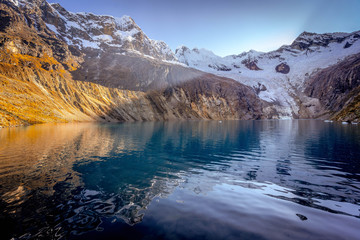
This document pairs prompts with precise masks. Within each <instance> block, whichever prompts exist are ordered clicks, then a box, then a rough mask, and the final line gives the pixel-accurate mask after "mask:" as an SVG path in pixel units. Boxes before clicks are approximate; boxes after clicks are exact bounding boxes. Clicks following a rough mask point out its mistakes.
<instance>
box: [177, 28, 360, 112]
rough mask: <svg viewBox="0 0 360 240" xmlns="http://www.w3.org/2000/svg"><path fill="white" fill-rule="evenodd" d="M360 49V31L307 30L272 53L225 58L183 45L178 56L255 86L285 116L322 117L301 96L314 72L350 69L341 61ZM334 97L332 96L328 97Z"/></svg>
mask: <svg viewBox="0 0 360 240" xmlns="http://www.w3.org/2000/svg"><path fill="white" fill-rule="evenodd" d="M359 52H360V31H358V32H354V33H332V34H315V33H308V32H304V33H302V34H301V35H300V36H299V37H298V38H296V39H295V41H294V42H293V43H292V44H291V45H289V46H282V47H281V48H279V49H278V50H276V51H272V52H269V53H261V52H256V51H249V52H244V53H242V54H239V55H231V56H227V57H224V58H222V57H219V56H216V55H215V54H213V53H212V52H210V51H208V50H205V49H196V48H195V49H192V50H190V49H189V48H187V47H185V46H182V47H180V48H178V49H177V50H176V57H177V58H178V60H179V61H180V62H182V63H184V64H186V65H188V66H190V67H193V68H196V69H199V70H202V71H206V72H210V73H213V74H216V75H219V76H224V77H229V78H232V79H235V80H237V81H239V82H241V83H243V84H245V85H248V86H251V87H253V89H254V90H255V91H256V92H257V94H258V96H259V97H260V98H261V99H263V100H266V101H268V102H273V103H277V105H278V106H276V108H277V110H278V111H279V112H280V114H281V116H282V117H283V118H292V117H300V118H304V117H316V116H317V117H318V115H316V116H315V115H308V114H305V115H304V114H303V113H304V112H303V111H301V109H303V108H304V106H303V105H302V104H301V102H302V101H301V100H299V99H300V98H302V96H306V95H307V94H306V91H305V88H306V86H308V84H307V82H308V81H309V79H310V76H313V75H314V74H316V72H318V71H319V70H320V69H324V68H327V67H329V66H335V65H337V66H338V67H334V68H336V69H337V70H336V71H337V72H342V71H346V69H343V67H344V66H343V65H342V64H341V63H340V62H341V61H342V60H343V59H345V58H346V57H348V56H351V55H353V54H356V53H359ZM337 76H339V75H337ZM327 77H329V76H327V75H326V76H325V75H318V77H311V79H316V81H325V82H327V81H328V80H323V78H327ZM339 77H340V78H341V80H339V81H346V79H344V78H343V77H345V75H344V76H339ZM324 87H325V86H321V88H320V86H319V88H318V91H323V89H324ZM326 87H329V86H326ZM304 91H305V92H304ZM325 91H326V90H324V92H323V93H325ZM340 91H341V90H340ZM327 97H329V96H327ZM332 100H333V99H332V98H330V97H329V98H328V99H327V101H332ZM320 102H322V101H320ZM332 106H333V108H331V111H332V112H336V111H338V110H339V109H336V108H335V106H336V104H335V102H334V103H333V104H332ZM324 107H326V106H324ZM323 117H330V116H329V115H324V116H323Z"/></svg>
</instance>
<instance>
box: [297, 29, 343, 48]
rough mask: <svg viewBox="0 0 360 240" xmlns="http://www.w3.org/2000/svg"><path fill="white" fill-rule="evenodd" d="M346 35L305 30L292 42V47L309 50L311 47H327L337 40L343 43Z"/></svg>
mask: <svg viewBox="0 0 360 240" xmlns="http://www.w3.org/2000/svg"><path fill="white" fill-rule="evenodd" d="M345 38H346V37H345V36H344V35H342V34H337V35H334V34H327V33H325V34H316V33H310V32H303V33H301V34H300V35H299V37H297V38H296V39H295V41H294V42H293V43H292V44H291V46H290V47H291V48H292V49H297V50H300V51H304V50H308V49H309V47H317V46H322V47H326V46H328V45H329V43H332V42H337V43H341V42H343V41H344V40H345Z"/></svg>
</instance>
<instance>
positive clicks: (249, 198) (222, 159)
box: [0, 120, 360, 239]
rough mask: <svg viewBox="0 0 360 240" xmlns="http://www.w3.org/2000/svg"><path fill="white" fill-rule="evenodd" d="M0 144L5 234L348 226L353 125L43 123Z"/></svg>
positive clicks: (330, 230) (160, 234)
mask: <svg viewBox="0 0 360 240" xmlns="http://www.w3.org/2000/svg"><path fill="white" fill-rule="evenodd" d="M0 142H1V145H0V185H1V187H0V196H1V197H0V209H1V212H2V215H1V217H0V221H1V222H0V224H1V228H2V229H1V230H2V233H6V234H5V237H6V238H11V237H18V238H20V239H31V238H33V239H41V238H43V239H48V238H56V239H60V238H84V239H91V238H94V239H96V238H103V237H105V238H107V239H111V238H114V239H117V238H119V237H120V236H121V238H128V239H136V238H143V237H145V236H146V237H147V238H154V239H155V238H167V239H168V238H176V239H177V238H199V237H204V238H210V239H218V238H229V239H232V238H234V239H239V238H241V239H266V238H287V237H288V236H291V237H292V239H304V238H307V239H312V238H313V239H318V238H326V239H341V238H344V239H356V237H357V236H358V235H359V231H358V226H359V224H360V217H359V214H360V212H359V210H360V206H359V205H360V203H359V199H360V161H359V159H360V151H359V149H360V126H357V125H341V124H337V123H324V122H322V121H310V120H309V121H308V120H298V121H290V120H289V121H223V122H218V121H186V122H165V123H163V122H147V123H125V124H91V123H88V124H87V123H84V124H83V123H82V124H47V125H38V126H30V127H23V128H16V129H2V130H0Z"/></svg>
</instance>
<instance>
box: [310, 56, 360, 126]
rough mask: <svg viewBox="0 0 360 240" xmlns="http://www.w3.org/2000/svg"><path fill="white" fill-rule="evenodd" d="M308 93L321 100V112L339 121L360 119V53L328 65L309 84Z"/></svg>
mask: <svg viewBox="0 0 360 240" xmlns="http://www.w3.org/2000/svg"><path fill="white" fill-rule="evenodd" d="M304 93H305V94H306V96H308V97H311V98H316V99H318V100H319V102H320V105H321V108H322V111H320V112H319V113H318V115H321V114H328V115H330V116H332V117H333V118H334V119H336V120H346V121H347V120H356V121H359V120H360V112H359V110H357V111H355V110H356V107H357V106H359V105H360V102H359V98H360V54H355V55H352V56H350V57H348V58H346V59H344V60H343V61H341V62H340V63H338V64H336V65H334V66H331V67H328V68H325V69H323V70H321V71H320V72H318V73H316V74H315V75H314V76H312V77H311V78H310V79H309V80H308V81H307V83H306V88H305V91H304Z"/></svg>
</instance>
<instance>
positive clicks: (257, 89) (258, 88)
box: [253, 82, 267, 95]
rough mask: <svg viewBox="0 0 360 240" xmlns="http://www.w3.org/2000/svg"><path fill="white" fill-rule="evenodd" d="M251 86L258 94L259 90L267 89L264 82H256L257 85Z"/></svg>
mask: <svg viewBox="0 0 360 240" xmlns="http://www.w3.org/2000/svg"><path fill="white" fill-rule="evenodd" d="M253 88H254V90H255V92H256V94H257V95H259V93H260V92H262V91H266V90H267V88H266V86H265V85H264V84H261V83H259V82H258V85H257V86H253Z"/></svg>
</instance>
